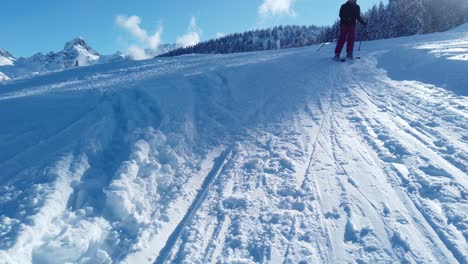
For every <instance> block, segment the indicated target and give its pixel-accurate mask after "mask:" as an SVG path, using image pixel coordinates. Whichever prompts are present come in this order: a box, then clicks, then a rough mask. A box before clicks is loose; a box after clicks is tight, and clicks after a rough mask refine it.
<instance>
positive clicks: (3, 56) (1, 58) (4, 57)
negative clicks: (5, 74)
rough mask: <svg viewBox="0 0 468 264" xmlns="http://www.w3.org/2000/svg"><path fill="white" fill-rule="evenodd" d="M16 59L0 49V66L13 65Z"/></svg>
mask: <svg viewBox="0 0 468 264" xmlns="http://www.w3.org/2000/svg"><path fill="white" fill-rule="evenodd" d="M15 60H16V58H15V57H14V56H13V55H12V54H11V53H10V52H8V51H6V50H3V49H0V66H3V65H13V62H14V61H15Z"/></svg>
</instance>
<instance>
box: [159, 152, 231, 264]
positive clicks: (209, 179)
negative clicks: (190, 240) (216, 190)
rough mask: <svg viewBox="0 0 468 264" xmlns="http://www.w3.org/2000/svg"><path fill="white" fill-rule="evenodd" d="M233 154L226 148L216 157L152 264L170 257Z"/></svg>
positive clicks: (163, 261)
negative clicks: (198, 189)
mask: <svg viewBox="0 0 468 264" xmlns="http://www.w3.org/2000/svg"><path fill="white" fill-rule="evenodd" d="M232 152H233V148H232V147H231V148H228V149H227V150H225V151H224V152H223V153H221V155H220V156H218V157H217V158H216V159H215V163H214V165H213V168H212V169H211V171H210V172H209V173H208V175H207V176H206V178H205V180H204V182H203V184H202V186H201V189H200V191H199V192H198V194H197V196H196V197H195V199H194V201H193V203H192V205H191V206H190V208H189V209H188V211H187V213H186V214H185V216H184V217H183V219H182V220H181V221H180V222H179V224H178V225H177V227H176V228H175V229H174V231H173V232H172V234H171V235H170V236H169V238H168V240H167V242H166V245H165V246H164V247H163V248H162V249H161V251H160V252H159V255H158V257H157V258H156V260H155V261H154V264H163V263H165V261H166V260H167V258H168V257H169V256H170V254H171V251H172V249H173V247H174V245H175V244H176V242H177V240H178V239H179V237H180V236H181V234H182V233H183V232H184V229H185V227H186V226H187V224H189V223H190V221H191V219H192V217H193V216H194V215H195V213H196V212H197V210H198V208H200V205H201V204H202V203H203V201H204V200H205V198H206V196H207V194H208V191H209V189H210V186H211V185H212V183H213V181H214V180H215V179H216V178H217V177H218V175H219V174H220V173H221V172H222V171H223V169H224V166H225V165H226V163H227V162H228V160H229V158H230V157H231V155H232Z"/></svg>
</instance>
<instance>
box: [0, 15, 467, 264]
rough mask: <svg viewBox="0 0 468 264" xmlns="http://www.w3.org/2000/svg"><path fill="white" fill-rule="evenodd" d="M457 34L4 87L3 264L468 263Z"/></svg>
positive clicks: (0, 132)
mask: <svg viewBox="0 0 468 264" xmlns="http://www.w3.org/2000/svg"><path fill="white" fill-rule="evenodd" d="M467 43H468V24H465V25H463V26H461V27H459V28H456V29H454V30H452V31H449V32H446V33H438V34H429V35H422V36H413V37H406V38H397V39H389V40H381V41H373V42H364V43H362V52H361V54H360V55H361V56H362V59H361V60H355V61H347V62H345V63H339V62H334V61H332V60H331V56H332V54H333V48H334V47H333V46H332V45H327V46H325V47H324V48H323V49H322V50H321V51H320V53H316V50H317V49H318V46H311V47H305V48H297V49H287V50H275V51H265V52H252V53H239V54H229V55H189V56H181V57H174V58H157V59H153V60H147V61H140V62H137V61H122V62H115V63H108V64H100V65H92V66H89V67H82V68H81V67H79V68H72V69H67V70H63V71H59V72H51V73H47V74H42V75H39V76H35V77H34V76H33V77H30V78H24V79H17V80H10V81H7V82H5V83H0V113H2V114H1V115H0V123H1V124H2V125H1V126H0V149H1V150H2V151H0V168H1V170H0V263H9V264H10V263H35V264H37V263H49V264H51V263H467V262H468V247H467V239H468V218H467V215H468V201H467V194H468V177H467V174H468V100H467V95H468V77H467V75H466V69H467V68H468V44H467ZM356 53H358V52H356Z"/></svg>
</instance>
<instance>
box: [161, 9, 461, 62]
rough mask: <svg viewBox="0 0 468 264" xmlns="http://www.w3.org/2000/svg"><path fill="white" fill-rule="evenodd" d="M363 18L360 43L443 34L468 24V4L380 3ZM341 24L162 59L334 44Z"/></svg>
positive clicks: (255, 36)
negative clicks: (194, 54)
mask: <svg viewBox="0 0 468 264" xmlns="http://www.w3.org/2000/svg"><path fill="white" fill-rule="evenodd" d="M362 17H363V18H364V20H365V21H366V22H367V25H368V26H367V27H358V33H357V38H358V40H377V39H387V38H395V37H403V36H410V35H416V34H427V33H433V32H441V31H446V30H448V29H451V28H453V27H456V26H459V25H461V24H463V23H464V22H467V21H468V0H389V1H388V3H385V4H384V3H383V2H380V3H379V4H377V5H374V6H373V7H372V8H370V9H369V10H368V11H366V12H365V13H364V14H363V15H362ZM338 29H339V20H337V21H336V22H335V23H334V24H333V25H331V26H325V27H317V26H294V25H290V26H277V27H274V28H270V29H263V30H258V29H257V30H251V31H247V32H244V33H235V34H230V35H227V36H224V37H221V38H217V39H212V40H208V41H205V42H201V43H198V44H196V45H193V46H189V47H182V48H178V49H175V50H172V51H170V52H168V53H165V54H162V55H160V56H164V57H172V56H179V55H184V54H193V53H196V54H224V53H236V52H250V51H261V50H272V49H286V48H295V47H303V46H309V45H313V44H318V43H323V42H330V41H334V40H335V39H337V37H338Z"/></svg>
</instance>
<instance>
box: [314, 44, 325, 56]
mask: <svg viewBox="0 0 468 264" xmlns="http://www.w3.org/2000/svg"><path fill="white" fill-rule="evenodd" d="M327 44H328V42H324V43H323V44H322V46H320V48H318V50H317V52H315V53H316V54H318V53H319V52H320V50H321V49H322V48H323V47H324V46H325V45H327Z"/></svg>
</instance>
